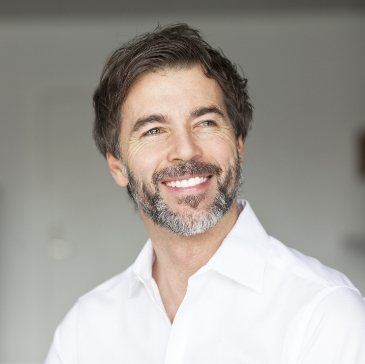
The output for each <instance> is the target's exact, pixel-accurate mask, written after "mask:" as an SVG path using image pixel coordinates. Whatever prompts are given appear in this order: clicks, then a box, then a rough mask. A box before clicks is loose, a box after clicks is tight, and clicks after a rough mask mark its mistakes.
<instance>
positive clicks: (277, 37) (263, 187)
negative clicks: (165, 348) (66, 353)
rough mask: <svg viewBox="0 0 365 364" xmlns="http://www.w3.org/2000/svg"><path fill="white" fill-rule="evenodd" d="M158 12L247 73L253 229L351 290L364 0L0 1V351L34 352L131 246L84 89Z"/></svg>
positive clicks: (363, 263) (360, 262)
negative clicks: (337, 275)
mask: <svg viewBox="0 0 365 364" xmlns="http://www.w3.org/2000/svg"><path fill="white" fill-rule="evenodd" d="M172 22H188V23H189V24H190V25H192V26H194V27H197V28H199V29H200V30H201V31H202V34H203V35H204V36H205V37H206V39H207V40H208V41H209V42H211V43H212V44H213V45H215V46H217V47H220V48H222V49H223V51H224V52H225V54H226V55H227V56H228V57H229V58H230V59H231V60H232V61H234V62H235V63H237V64H239V65H240V66H241V67H242V69H243V70H244V72H245V74H246V75H247V77H248V79H249V90H250V93H251V96H252V101H253V104H254V105H255V115H254V126H253V129H252V130H251V133H250V135H249V137H248V140H247V142H246V161H245V167H244V176H245V185H244V188H243V193H242V195H243V197H245V198H247V199H248V200H249V201H250V203H251V205H252V206H253V208H254V210H255V212H256V214H257V215H258V217H259V219H260V220H261V222H262V223H263V225H264V227H265V228H266V229H267V231H268V232H269V233H270V234H271V235H273V236H275V237H277V238H278V239H280V240H281V241H283V242H284V243H286V244H287V245H288V246H291V247H293V248H295V249H298V250H300V251H302V252H303V253H305V254H308V255H312V256H315V257H316V258H318V259H319V260H321V261H322V262H323V263H325V264H327V265H330V266H332V267H334V268H336V269H338V270H340V271H343V272H344V273H345V274H346V275H347V276H348V277H349V278H350V279H351V280H352V281H353V282H354V284H355V285H357V286H358V287H359V288H360V290H361V291H362V293H363V295H364V293H365V176H364V169H365V168H364V133H365V102H364V89H365V73H364V65H365V6H364V2H362V1H346V0H320V1H319V0H317V1H303V2H300V1H298V0H297V1H295V3H294V2H293V1H286V0H278V1H272V0H260V1H258V0H256V1H253V0H252V1H251V0H241V1H234V0H225V1H224V2H222V1H218V0H217V1H203V0H202V1H200V2H197V1H193V0H188V1H187V0H185V1H184V2H180V3H179V4H174V5H172V4H169V3H168V2H167V1H163V0H157V1H154V2H148V1H147V0H146V1H143V0H135V1H133V2H128V3H126V2H125V1H122V0H119V1H117V0H115V1H112V0H104V1H102V2H101V1H99V2H96V1H95V2H87V1H86V0H82V1H77V2H73V1H71V0H64V1H62V2H61V1H53V2H51V1H45V0H33V1H28V2H25V1H20V0H12V1H11V2H10V1H1V3H0V363H1V364H4V363H27V364H28V363H42V362H43V360H44V358H45V355H46V353H47V350H48V347H49V345H50V343H51V340H52V335H53V332H54V330H55V328H56V326H57V324H58V323H59V322H60V320H61V319H62V318H63V316H64V315H65V313H66V312H67V310H68V309H69V308H70V307H71V306H72V304H73V303H74V302H75V300H76V299H77V297H79V296H80V295H82V294H84V293H85V292H87V291H88V290H90V289H92V288H93V287H95V286H96V285H98V284H99V283H101V282H102V281H104V280H106V279H108V278H110V277H111V276H113V275H115V274H117V273H119V272H121V271H122V270H124V269H125V268H127V266H129V265H130V264H131V263H132V262H133V261H134V259H135V257H136V256H137V254H138V252H139V250H140V249H141V247H142V246H143V244H144V242H145V240H146V234H145V232H144V231H143V228H142V224H141V222H140V221H139V218H138V215H137V213H136V212H135V211H134V208H133V206H132V204H131V202H130V201H129V200H128V197H127V195H126V192H125V191H123V190H121V189H119V188H118V187H117V186H116V185H115V184H114V182H113V180H112V178H111V176H110V175H109V173H108V170H107V166H106V163H105V161H104V160H103V158H102V156H101V155H99V154H98V152H97V150H96V147H95V146H94V144H93V141H92V138H91V128H92V121H93V113H92V102H91V97H92V93H93V90H94V89H95V87H96V85H97V82H98V78H99V76H100V73H101V70H102V66H103V64H104V62H105V60H106V58H107V56H108V55H110V53H111V52H112V50H113V49H115V48H116V47H118V46H119V45H120V44H122V43H123V42H124V41H126V40H129V39H130V38H131V37H133V36H135V35H137V34H139V33H141V32H144V31H148V30H151V29H153V28H154V27H155V26H156V25H157V24H158V23H160V24H167V23H172ZM361 140H362V142H361Z"/></svg>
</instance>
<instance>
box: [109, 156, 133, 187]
mask: <svg viewBox="0 0 365 364" xmlns="http://www.w3.org/2000/svg"><path fill="white" fill-rule="evenodd" d="M106 160H107V162H108V167H109V171H110V173H111V175H112V177H113V178H114V181H115V182H116V183H117V185H119V186H121V187H126V186H127V185H128V176H127V171H126V169H125V166H124V165H123V163H122V161H121V160H120V159H118V158H115V157H114V156H113V155H112V154H111V153H107V154H106Z"/></svg>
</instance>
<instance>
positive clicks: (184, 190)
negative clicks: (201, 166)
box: [162, 174, 212, 194]
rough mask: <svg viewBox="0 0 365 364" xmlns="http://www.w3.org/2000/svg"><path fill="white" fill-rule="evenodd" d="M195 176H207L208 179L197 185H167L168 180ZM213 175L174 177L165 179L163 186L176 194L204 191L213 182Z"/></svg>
mask: <svg viewBox="0 0 365 364" xmlns="http://www.w3.org/2000/svg"><path fill="white" fill-rule="evenodd" d="M193 177H207V180H206V181H204V182H203V183H200V184H198V185H195V186H188V187H172V186H167V185H166V182H170V181H180V180H183V179H189V178H193ZM211 177H212V175H209V174H208V175H195V176H184V177H179V178H174V179H172V178H171V179H165V180H164V182H162V186H163V188H166V190H167V191H169V192H173V193H176V194H186V193H195V194H196V193H203V192H205V191H206V190H207V188H208V187H209V184H210V183H211V180H212V178H211Z"/></svg>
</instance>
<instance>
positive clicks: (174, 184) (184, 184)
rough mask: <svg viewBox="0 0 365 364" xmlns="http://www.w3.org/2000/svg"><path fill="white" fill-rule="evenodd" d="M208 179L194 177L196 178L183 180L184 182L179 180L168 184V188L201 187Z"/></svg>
mask: <svg viewBox="0 0 365 364" xmlns="http://www.w3.org/2000/svg"><path fill="white" fill-rule="evenodd" d="M207 179H208V178H207V177H194V178H189V179H183V180H179V181H171V182H166V186H169V187H178V188H181V187H192V186H196V185H199V184H201V183H203V182H205V181H206V180H207Z"/></svg>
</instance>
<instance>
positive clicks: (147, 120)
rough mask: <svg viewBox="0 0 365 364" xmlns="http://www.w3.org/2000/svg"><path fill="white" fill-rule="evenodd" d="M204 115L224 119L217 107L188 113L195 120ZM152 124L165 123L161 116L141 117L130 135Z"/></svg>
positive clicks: (207, 107)
mask: <svg viewBox="0 0 365 364" xmlns="http://www.w3.org/2000/svg"><path fill="white" fill-rule="evenodd" d="M205 114H216V115H218V116H220V117H222V118H224V112H223V111H222V110H221V109H220V108H219V107H217V106H214V105H212V106H202V107H198V108H196V109H194V110H193V111H192V112H191V113H190V117H191V118H197V117H200V116H203V115H205ZM152 123H166V118H165V116H164V115H162V114H152V115H148V116H142V117H140V118H138V119H137V121H136V122H135V124H134V125H133V128H132V132H131V133H132V134H134V133H136V132H137V131H138V130H139V129H141V128H143V127H144V126H145V125H146V124H152Z"/></svg>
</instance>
